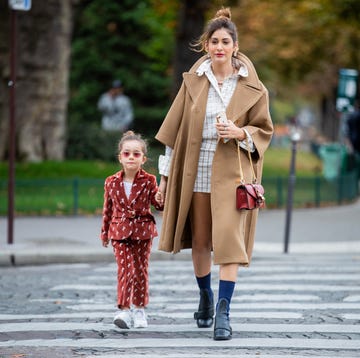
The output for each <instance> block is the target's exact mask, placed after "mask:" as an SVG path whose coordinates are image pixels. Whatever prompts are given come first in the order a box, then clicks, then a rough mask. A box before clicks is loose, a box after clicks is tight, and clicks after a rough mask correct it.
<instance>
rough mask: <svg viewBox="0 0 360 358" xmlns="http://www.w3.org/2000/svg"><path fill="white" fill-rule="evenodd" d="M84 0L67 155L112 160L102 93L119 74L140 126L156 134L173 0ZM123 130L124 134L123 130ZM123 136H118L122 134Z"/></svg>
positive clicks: (77, 28) (77, 24) (78, 16)
mask: <svg viewBox="0 0 360 358" xmlns="http://www.w3.org/2000/svg"><path fill="white" fill-rule="evenodd" d="M167 3H169V4H167V5H168V7H167V9H168V10H169V9H170V11H167V12H164V11H163V9H162V8H161V7H159V6H156V5H157V4H156V2H155V1H153V0H152V1H151V0H142V1H135V0H127V1H116V0H109V1H102V0H87V1H80V2H79V3H78V5H77V8H76V11H75V19H74V34H73V41H72V49H71V50H72V56H71V73H70V103H69V123H68V145H67V157H68V158H84V159H94V158H99V159H103V160H109V159H110V157H111V155H112V150H113V142H114V140H113V139H112V138H111V139H110V144H108V143H107V139H108V137H109V136H110V137H112V136H111V135H106V133H102V131H101V130H100V123H101V113H100V112H98V110H97V101H98V99H99V96H100V95H101V94H102V93H103V92H105V91H106V90H108V88H109V87H110V84H111V82H112V80H113V79H114V78H120V79H121V80H122V81H123V83H124V87H125V93H126V94H127V95H128V96H129V97H130V99H131V101H132V104H133V107H134V112H135V125H134V127H135V130H137V131H140V132H141V133H143V134H149V135H153V134H154V133H155V132H156V130H157V129H158V127H159V126H160V123H161V121H162V119H163V116H164V113H165V112H166V108H167V107H168V92H169V85H170V78H169V77H168V76H167V75H166V71H167V70H168V67H169V63H170V59H171V54H172V50H173V41H172V38H173V31H174V29H173V27H174V26H173V22H174V21H173V18H174V17H175V10H173V11H171V9H172V8H173V7H172V5H171V4H172V2H170V1H167ZM118 135H119V134H118ZM117 139H118V138H117Z"/></svg>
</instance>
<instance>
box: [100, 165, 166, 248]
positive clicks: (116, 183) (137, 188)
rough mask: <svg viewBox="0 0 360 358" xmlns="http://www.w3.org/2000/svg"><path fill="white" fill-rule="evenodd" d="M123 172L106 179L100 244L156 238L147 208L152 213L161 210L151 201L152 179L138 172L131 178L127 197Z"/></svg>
mask: <svg viewBox="0 0 360 358" xmlns="http://www.w3.org/2000/svg"><path fill="white" fill-rule="evenodd" d="M123 178H124V171H123V170H121V171H119V172H117V173H115V174H114V175H111V176H109V177H107V178H106V180H105V185H104V206H103V216H102V228H101V240H105V241H107V240H123V239H127V238H131V239H133V240H146V239H152V238H154V237H156V236H157V235H158V233H157V229H156V223H155V218H154V216H153V215H152V213H151V204H152V205H153V206H154V207H155V209H156V210H163V206H159V204H158V203H157V202H156V200H155V194H156V193H157V191H158V186H157V182H156V177H155V176H154V175H152V174H149V173H147V172H146V171H145V170H143V169H140V170H139V171H138V172H137V173H136V176H135V178H134V182H133V185H132V188H131V193H130V197H129V198H128V197H127V196H126V194H125V188H124V182H123Z"/></svg>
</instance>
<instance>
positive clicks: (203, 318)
mask: <svg viewBox="0 0 360 358" xmlns="http://www.w3.org/2000/svg"><path fill="white" fill-rule="evenodd" d="M213 316H214V300H213V298H212V296H211V295H210V292H209V291H208V290H206V289H201V290H200V302H199V309H198V311H197V312H195V313H194V319H195V320H196V323H197V326H198V327H199V328H209V327H211V326H212V324H213V321H214V320H213Z"/></svg>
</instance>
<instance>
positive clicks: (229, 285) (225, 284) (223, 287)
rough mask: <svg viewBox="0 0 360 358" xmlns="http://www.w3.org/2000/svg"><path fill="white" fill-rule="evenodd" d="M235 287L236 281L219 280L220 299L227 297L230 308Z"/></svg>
mask: <svg viewBox="0 0 360 358" xmlns="http://www.w3.org/2000/svg"><path fill="white" fill-rule="evenodd" d="M234 288H235V282H234V281H225V280H220V281H219V300H220V299H221V298H225V299H226V300H227V301H228V303H229V306H228V308H230V302H231V298H232V295H233V293H234Z"/></svg>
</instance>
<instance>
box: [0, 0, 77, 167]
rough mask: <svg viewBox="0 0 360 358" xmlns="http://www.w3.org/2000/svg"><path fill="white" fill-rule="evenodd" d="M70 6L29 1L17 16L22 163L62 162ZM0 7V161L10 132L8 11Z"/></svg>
mask: <svg viewBox="0 0 360 358" xmlns="http://www.w3.org/2000/svg"><path fill="white" fill-rule="evenodd" d="M72 1H73V0H47V1H33V2H32V8H31V10H30V11H17V12H16V16H17V28H16V74H17V76H16V79H17V80H16V83H15V91H16V102H15V108H16V116H15V118H16V138H17V139H16V143H17V144H16V153H17V158H18V159H22V160H24V161H32V162H36V161H41V160H44V159H51V160H62V159H63V158H64V153H65V132H66V114H67V113H66V111H67V102H68V77H69V58H70V42H71V29H72ZM4 3H5V1H1V3H0V36H1V38H0V43H1V44H3V45H2V46H1V47H0V71H1V72H0V74H1V83H0V115H1V117H0V129H1V131H0V159H5V158H6V156H7V148H8V141H7V138H8V132H9V128H8V127H9V120H8V119H9V111H8V103H9V93H8V87H7V83H8V81H9V76H10V67H9V66H10V63H9V51H10V50H9V48H10V20H9V19H10V10H9V9H8V7H7V4H4Z"/></svg>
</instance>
